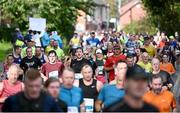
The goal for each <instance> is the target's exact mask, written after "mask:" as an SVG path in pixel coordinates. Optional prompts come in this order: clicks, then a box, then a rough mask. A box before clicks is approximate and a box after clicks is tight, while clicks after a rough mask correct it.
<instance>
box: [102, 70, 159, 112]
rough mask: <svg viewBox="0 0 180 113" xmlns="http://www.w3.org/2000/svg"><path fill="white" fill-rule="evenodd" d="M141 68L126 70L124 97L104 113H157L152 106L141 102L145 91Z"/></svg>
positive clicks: (145, 85) (144, 80) (143, 74)
mask: <svg viewBox="0 0 180 113" xmlns="http://www.w3.org/2000/svg"><path fill="white" fill-rule="evenodd" d="M145 74H146V73H145V71H144V70H143V69H142V68H141V67H135V68H131V69H128V71H127V74H126V82H125V87H124V88H125V92H126V95H125V96H124V97H123V98H121V99H120V100H119V101H117V102H115V103H114V104H111V105H110V106H109V107H107V108H105V109H104V110H103V111H104V112H158V109H157V108H155V107H154V106H152V105H150V104H148V103H146V102H144V101H143V95H144V93H145V92H146V89H147V85H148V84H147V79H148V78H147V77H146V75H145Z"/></svg>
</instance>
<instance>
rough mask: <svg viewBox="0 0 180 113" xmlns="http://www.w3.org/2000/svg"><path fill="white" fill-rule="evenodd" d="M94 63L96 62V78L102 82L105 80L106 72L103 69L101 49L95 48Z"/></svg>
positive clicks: (103, 60) (103, 61)
mask: <svg viewBox="0 0 180 113" xmlns="http://www.w3.org/2000/svg"><path fill="white" fill-rule="evenodd" d="M94 60H95V63H96V66H97V68H96V79H97V80H99V81H101V82H102V83H103V84H105V83H106V82H107V78H106V75H105V74H106V73H105V70H104V63H105V59H104V56H103V53H102V50H101V49H97V50H96V56H95V59H94Z"/></svg>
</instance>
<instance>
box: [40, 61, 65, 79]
mask: <svg viewBox="0 0 180 113" xmlns="http://www.w3.org/2000/svg"><path fill="white" fill-rule="evenodd" d="M63 68H64V66H63V64H62V63H61V62H56V63H55V64H50V63H49V62H48V63H45V64H43V65H42V67H41V72H42V73H43V74H44V75H45V76H46V77H48V78H49V77H57V78H59V77H60V76H61V73H62V69H63Z"/></svg>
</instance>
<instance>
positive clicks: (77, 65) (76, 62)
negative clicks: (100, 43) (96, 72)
mask: <svg viewBox="0 0 180 113" xmlns="http://www.w3.org/2000/svg"><path fill="white" fill-rule="evenodd" d="M84 64H89V65H91V63H90V62H89V61H88V60H87V59H85V58H83V50H82V48H81V47H78V48H77V49H76V59H72V61H71V65H70V67H71V68H72V69H73V70H74V71H75V79H80V78H83V76H82V75H81V69H82V67H83V65H84ZM91 66H92V65H91Z"/></svg>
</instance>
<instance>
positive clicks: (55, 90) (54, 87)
mask: <svg viewBox="0 0 180 113" xmlns="http://www.w3.org/2000/svg"><path fill="white" fill-rule="evenodd" d="M44 86H45V88H46V89H45V90H46V92H47V93H48V94H50V95H51V96H52V97H53V98H54V99H55V101H56V103H57V104H58V105H59V107H60V108H62V110H63V112H67V105H66V103H65V102H63V101H62V100H61V99H59V91H60V82H59V79H57V78H53V77H51V78H48V80H46V82H45V84H44Z"/></svg>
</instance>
